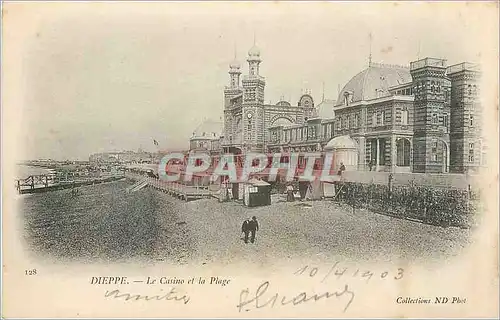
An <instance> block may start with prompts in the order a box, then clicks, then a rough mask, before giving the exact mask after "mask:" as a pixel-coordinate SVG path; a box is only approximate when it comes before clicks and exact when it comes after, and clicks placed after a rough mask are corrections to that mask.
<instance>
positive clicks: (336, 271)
mask: <svg viewBox="0 0 500 320" xmlns="http://www.w3.org/2000/svg"><path fill="white" fill-rule="evenodd" d="M322 271H323V270H320V269H319V268H318V267H311V266H307V265H306V266H304V267H302V268H300V269H298V270H297V271H295V272H294V275H297V276H300V275H304V276H309V277H311V278H314V279H321V282H322V283H324V282H326V281H327V280H329V279H330V278H332V277H336V279H337V280H340V279H341V278H346V277H350V278H358V279H362V280H366V282H368V281H370V279H372V277H376V278H379V279H387V280H389V279H394V280H400V279H402V278H403V276H404V269H403V268H397V269H396V270H395V271H383V272H373V271H370V270H361V269H349V268H346V267H342V266H340V265H339V262H335V263H334V264H333V265H332V266H331V267H330V269H329V270H328V272H326V273H325V272H322Z"/></svg>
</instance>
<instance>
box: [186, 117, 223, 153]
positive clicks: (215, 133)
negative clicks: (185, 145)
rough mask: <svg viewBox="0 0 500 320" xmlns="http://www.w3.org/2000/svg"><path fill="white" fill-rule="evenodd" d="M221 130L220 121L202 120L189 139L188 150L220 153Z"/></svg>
mask: <svg viewBox="0 0 500 320" xmlns="http://www.w3.org/2000/svg"><path fill="white" fill-rule="evenodd" d="M222 130H223V124H222V122H221V121H215V120H210V119H209V120H204V121H203V123H201V124H200V125H199V126H198V127H197V128H196V129H195V130H194V132H193V135H192V136H191V138H190V139H189V150H190V151H205V152H206V151H208V152H209V153H220V151H221V144H220V140H221V137H222V135H221V133H222Z"/></svg>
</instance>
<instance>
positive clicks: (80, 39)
mask: <svg viewBox="0 0 500 320" xmlns="http://www.w3.org/2000/svg"><path fill="white" fill-rule="evenodd" d="M481 9H483V10H481ZM484 9H485V6H484V5H477V6H476V5H466V4H465V3H455V4H452V3H446V4H441V5H431V4H425V3H401V4H384V5H381V4H369V3H362V4H361V3H343V4H341V3H334V4H331V3H299V2H295V3H279V4H277V3H273V2H268V3H252V4H250V3H233V4H231V3H201V4H200V3H197V4H194V3H186V4H179V3H177V4H174V3H170V4H169V3H107V4H105V3H101V4H97V3H94V4H88V3H71V4H57V3H56V4H54V3H52V4H35V3H31V4H24V5H17V6H11V7H10V8H9V7H7V10H8V12H7V18H8V17H9V16H8V15H9V14H10V18H11V20H10V21H13V20H15V21H17V22H20V21H23V20H24V21H25V24H24V25H26V26H27V25H29V26H30V27H26V28H25V30H23V31H22V32H21V31H15V32H17V33H15V35H16V39H18V42H17V44H18V45H19V47H18V52H19V54H18V55H17V56H18V57H19V60H17V61H18V63H17V64H12V69H11V70H14V71H15V72H17V79H18V82H17V84H18V85H19V86H18V87H19V88H22V90H20V91H19V94H21V95H22V97H18V100H17V101H22V102H20V103H19V105H16V106H12V105H9V106H7V105H4V107H8V108H14V107H15V108H17V109H19V111H20V114H21V115H22V125H23V126H26V125H28V124H29V127H30V130H23V133H22V134H21V135H20V137H19V138H20V139H21V140H20V144H22V145H23V146H24V147H25V148H24V149H25V151H26V153H25V154H24V155H23V157H24V158H39V157H42V158H54V159H66V158H68V159H88V155H89V154H91V153H94V152H103V151H111V150H124V149H126V150H137V149H138V148H139V147H142V148H143V149H145V150H149V151H154V150H156V149H155V146H154V144H153V139H156V140H158V141H159V143H160V147H161V148H162V149H169V148H172V149H185V148H187V147H188V139H189V137H190V135H191V134H192V132H193V130H194V129H195V128H196V126H198V125H199V124H200V123H201V122H202V121H203V119H204V118H212V119H219V117H221V116H222V114H223V113H222V112H223V87H224V86H225V85H227V84H228V82H229V76H228V74H227V71H228V64H229V62H230V61H231V60H232V59H233V55H234V47H235V45H236V48H237V58H238V59H239V60H240V61H241V63H242V69H243V72H244V74H245V73H248V65H247V63H246V61H245V58H246V54H247V51H248V49H249V48H250V47H251V46H252V45H253V38H254V33H255V35H256V42H257V46H258V47H259V48H260V49H261V57H262V59H263V62H262V64H261V69H260V70H261V75H263V76H264V77H266V91H265V100H266V102H269V101H272V102H274V103H276V102H277V101H278V99H279V98H280V96H282V95H284V96H285V98H286V99H287V100H289V99H290V100H291V102H292V104H296V102H297V100H298V98H299V96H300V95H301V92H302V90H303V89H310V90H312V95H313V97H314V98H315V100H316V103H318V102H319V101H320V100H321V97H322V94H323V85H322V83H323V82H324V84H325V96H326V98H331V99H336V96H337V94H338V86H339V85H340V86H343V85H344V84H345V83H346V82H347V81H348V80H349V79H350V78H351V77H353V76H354V75H355V74H356V73H358V72H360V71H361V70H363V69H364V68H366V66H367V64H368V55H369V34H370V32H371V33H372V35H373V42H372V51H373V61H374V62H384V63H392V64H406V65H407V64H409V62H410V61H413V60H416V59H417V57H418V56H420V57H421V58H422V57H425V56H433V57H442V58H446V59H447V60H448V63H449V64H453V63H458V62H462V61H465V60H468V61H481V58H482V57H484V53H485V50H487V49H488V48H495V47H496V46H497V45H498V44H497V43H489V42H487V41H485V40H484V39H493V40H494V41H497V40H495V39H498V38H497V37H492V36H491V34H492V32H493V33H494V32H496V31H495V25H493V24H491V23H490V24H485V23H484V21H491V18H494V17H495V15H496V14H492V13H491V12H493V11H495V10H491V9H490V10H489V11H485V10H484ZM477 10H479V11H477ZM9 11H10V12H9ZM487 12H490V14H486V15H485V13H487ZM488 19H490V20H488ZM7 22H9V19H7ZM11 31H12V30H11ZM12 32H14V31H12ZM13 34H14V33H13ZM21 40H22V41H21ZM490 42H491V41H490ZM7 44H8V42H7ZM8 49H9V47H8V46H6V48H5V50H8ZM16 92H17V91H16Z"/></svg>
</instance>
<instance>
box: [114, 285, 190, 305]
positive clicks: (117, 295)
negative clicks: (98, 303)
mask: <svg viewBox="0 0 500 320" xmlns="http://www.w3.org/2000/svg"><path fill="white" fill-rule="evenodd" d="M104 297H106V298H114V299H120V298H123V299H125V301H128V300H135V301H138V300H145V301H151V300H157V301H160V300H166V301H170V300H174V301H181V302H183V303H184V304H187V303H188V302H189V300H190V298H189V296H188V295H186V294H184V295H179V293H178V292H176V291H175V288H172V289H170V291H169V292H167V293H166V294H163V293H162V294H157V295H153V296H151V295H141V294H131V293H121V292H120V290H118V289H116V290H113V291H106V293H105V294H104Z"/></svg>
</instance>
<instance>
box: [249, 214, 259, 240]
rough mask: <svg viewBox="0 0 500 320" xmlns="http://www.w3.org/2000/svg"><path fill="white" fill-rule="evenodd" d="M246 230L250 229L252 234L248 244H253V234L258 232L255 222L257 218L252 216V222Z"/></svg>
mask: <svg viewBox="0 0 500 320" xmlns="http://www.w3.org/2000/svg"><path fill="white" fill-rule="evenodd" d="M248 229H250V232H251V233H252V235H251V237H250V242H251V243H254V241H255V232H257V231H258V230H259V223H258V222H257V217H256V216H253V217H252V220H251V221H250V222H249V223H248Z"/></svg>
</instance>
